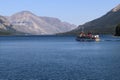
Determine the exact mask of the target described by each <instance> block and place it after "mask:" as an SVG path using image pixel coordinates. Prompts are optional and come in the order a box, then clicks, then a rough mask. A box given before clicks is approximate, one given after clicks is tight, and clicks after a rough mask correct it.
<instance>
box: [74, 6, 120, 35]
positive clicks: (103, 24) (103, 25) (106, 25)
mask: <svg viewBox="0 0 120 80" xmlns="http://www.w3.org/2000/svg"><path fill="white" fill-rule="evenodd" d="M118 23H120V4H119V5H118V6H116V7H115V8H113V9H112V10H111V11H109V12H108V13H107V14H105V15H104V16H102V17H100V18H98V19H95V20H93V21H90V22H87V23H85V24H84V25H80V26H79V27H78V28H77V29H75V30H74V31H73V32H80V31H81V29H82V28H84V31H85V32H89V31H90V32H93V33H102V34H114V33H115V26H116V25H117V24H118Z"/></svg>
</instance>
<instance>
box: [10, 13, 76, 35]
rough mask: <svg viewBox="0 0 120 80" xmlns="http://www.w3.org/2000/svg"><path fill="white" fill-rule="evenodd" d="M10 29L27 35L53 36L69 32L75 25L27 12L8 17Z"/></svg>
mask: <svg viewBox="0 0 120 80" xmlns="http://www.w3.org/2000/svg"><path fill="white" fill-rule="evenodd" d="M9 21H10V23H11V24H12V25H14V26H13V27H12V28H13V29H15V30H17V31H19V32H23V33H29V34H36V35H39V34H43V35H44V34H55V33H61V32H66V31H70V30H72V29H73V28H75V27H76V26H75V25H72V24H69V23H65V22H61V21H60V20H59V19H57V18H50V17H39V16H37V15H35V14H33V13H31V12H29V11H22V12H19V13H16V14H14V15H12V16H10V17H9Z"/></svg>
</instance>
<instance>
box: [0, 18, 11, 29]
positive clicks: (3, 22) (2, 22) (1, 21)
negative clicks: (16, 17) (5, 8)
mask: <svg viewBox="0 0 120 80" xmlns="http://www.w3.org/2000/svg"><path fill="white" fill-rule="evenodd" d="M10 26H11V25H10V22H9V21H8V20H7V19H6V18H5V17H4V16H0V30H7V29H8V28H9V27H10Z"/></svg>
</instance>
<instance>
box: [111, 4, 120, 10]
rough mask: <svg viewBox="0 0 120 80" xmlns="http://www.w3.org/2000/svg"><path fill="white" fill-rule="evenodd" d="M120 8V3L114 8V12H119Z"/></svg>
mask: <svg viewBox="0 0 120 80" xmlns="http://www.w3.org/2000/svg"><path fill="white" fill-rule="evenodd" d="M118 10H120V4H118V5H117V6H116V7H115V8H113V9H112V12H117V11H118Z"/></svg>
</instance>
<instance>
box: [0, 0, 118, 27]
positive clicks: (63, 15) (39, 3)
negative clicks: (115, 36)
mask: <svg viewBox="0 0 120 80" xmlns="http://www.w3.org/2000/svg"><path fill="white" fill-rule="evenodd" d="M119 2H120V0H0V15H4V16H10V15H12V14H14V13H16V12H20V11H23V10H27V11H31V12H33V13H34V14H36V15H39V16H49V17H56V18H59V19H61V20H62V21H67V22H70V23H73V24H76V25H79V24H83V23H85V22H88V21H91V20H93V19H96V18H98V17H100V16H102V15H104V14H106V12H108V11H109V10H111V9H112V8H113V7H115V6H116V5H118V4H119Z"/></svg>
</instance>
